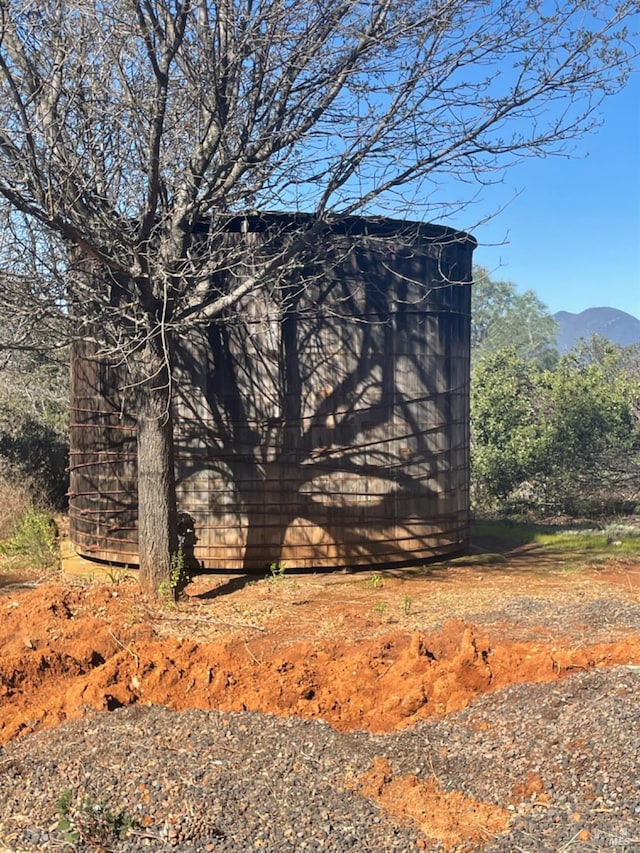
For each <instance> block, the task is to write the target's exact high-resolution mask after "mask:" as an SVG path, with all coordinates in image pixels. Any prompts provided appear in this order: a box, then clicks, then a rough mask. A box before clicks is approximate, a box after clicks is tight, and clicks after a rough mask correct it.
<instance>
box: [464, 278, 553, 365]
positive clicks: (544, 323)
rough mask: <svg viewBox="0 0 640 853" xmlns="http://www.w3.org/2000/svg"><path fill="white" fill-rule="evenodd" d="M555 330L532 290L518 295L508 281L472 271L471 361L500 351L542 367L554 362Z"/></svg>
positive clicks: (513, 285)
mask: <svg viewBox="0 0 640 853" xmlns="http://www.w3.org/2000/svg"><path fill="white" fill-rule="evenodd" d="M557 333H558V326H557V323H556V322H555V320H554V319H553V317H552V316H551V315H550V314H549V311H548V309H547V306H546V305H545V304H544V303H543V302H541V301H540V299H538V297H537V296H536V294H535V293H534V292H533V291H532V290H527V291H525V292H524V293H518V291H517V289H516V286H515V284H513V283H512V282H510V281H494V280H493V279H492V278H491V276H490V275H489V272H488V271H487V270H486V269H485V268H484V267H480V266H476V267H474V271H473V291H472V296H471V352H472V357H473V359H474V361H475V360H477V359H479V358H482V357H483V356H484V355H486V354H488V353H491V352H495V351H497V350H500V349H505V348H512V349H513V350H514V351H515V352H516V353H517V354H518V355H520V356H522V357H523V358H526V359H533V360H534V361H535V362H536V363H537V364H539V365H540V366H542V367H547V366H550V365H552V364H553V362H554V361H555V359H556V358H557V351H556V337H557Z"/></svg>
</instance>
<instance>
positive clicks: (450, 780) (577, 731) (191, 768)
mask: <svg viewBox="0 0 640 853" xmlns="http://www.w3.org/2000/svg"><path fill="white" fill-rule="evenodd" d="M380 757H386V758H388V760H389V762H390V764H391V767H392V770H393V773H394V775H395V774H399V775H402V774H415V775H416V776H417V777H418V778H420V779H425V780H427V779H430V778H431V779H433V777H434V776H435V779H436V780H437V781H438V783H439V784H440V786H441V788H442V789H443V790H445V791H453V790H458V791H461V792H463V793H464V794H466V795H467V796H470V797H474V798H477V799H479V800H482V801H485V802H492V803H496V804H499V805H501V806H503V807H505V808H508V809H509V810H510V811H511V813H512V816H513V819H512V822H511V828H510V831H509V832H508V833H507V834H505V835H501V836H498V837H495V838H493V839H488V841H487V844H486V845H485V846H484V847H479V846H478V845H477V844H475V845H474V846H472V847H469V848H467V849H471V850H483V851H486V853H514V851H527V853H542V851H545V853H546V851H549V853H551V851H553V853H559V851H570V850H575V851H580V853H586V851H589V852H590V851H608V853H640V670H639V668H638V667H615V668H612V669H603V670H597V671H589V672H584V673H581V674H578V675H573V676H571V677H570V678H566V679H564V680H562V681H559V682H554V683H552V684H537V685H531V684H521V685H517V686H512V687H509V688H507V689H504V690H501V691H497V692H495V693H493V694H489V695H485V696H483V697H481V698H479V699H477V700H476V701H475V702H473V703H472V704H471V705H470V706H469V707H468V708H466V709H465V710H464V711H461V712H459V713H456V714H451V715H449V716H448V717H447V718H446V719H442V720H431V721H428V722H425V723H422V724H420V725H418V726H416V727H415V728H413V729H409V730H405V731H401V732H396V733H393V734H390V735H369V734H366V733H364V732H352V733H349V734H340V733H338V732H336V731H334V730H333V729H331V728H330V727H329V726H328V725H326V724H324V723H322V722H309V721H302V720H299V719H294V718H289V719H280V718H277V717H272V716H267V715H263V714H257V713H238V714H223V713H219V712H215V711H212V712H203V711H196V710H191V711H185V712H181V713H177V712H172V711H169V710H167V709H165V708H157V707H155V708H147V707H141V706H134V707H131V708H127V709H121V710H117V711H114V712H112V713H103V714H92V715H90V716H88V717H85V718H84V719H82V720H79V721H75V722H70V723H66V724H64V725H61V726H58V727H57V728H54V729H49V730H46V731H42V732H40V733H37V734H33V735H30V736H28V737H26V738H22V739H19V740H17V741H14V742H12V743H9V744H8V745H7V746H5V747H4V748H2V749H0V850H2V849H3V848H2V845H3V844H4V845H5V849H8V850H20V851H65V850H66V851H70V850H74V849H75V850H78V851H83V850H96V849H102V850H112V851H117V853H128V851H134V850H141V849H149V850H158V851H162V850H165V849H166V850H178V851H184V853H189V851H208V850H212V851H216V853H222V851H225V853H226V851H233V853H245V851H247V853H248V851H256V850H260V851H266V853H269V852H270V851H273V853H276V851H277V853H285V851H287V852H288V851H291V853H293V851H332V852H333V853H341V852H342V851H376V853H385V851H412V850H425V849H427V850H438V849H442V848H439V847H438V846H437V845H435V844H433V845H432V844H430V843H428V842H425V840H424V836H423V834H422V833H421V831H420V829H419V828H417V827H415V826H412V825H411V824H406V823H403V822H402V821H400V820H398V819H397V818H394V817H393V816H389V815H388V814H386V813H384V812H382V811H381V810H380V809H379V807H378V806H376V805H375V804H374V803H373V802H370V801H368V800H367V799H365V798H364V797H363V796H360V795H359V794H357V793H356V792H354V791H352V790H348V789H347V787H345V781H346V779H347V778H348V777H349V776H351V777H352V776H353V775H354V774H355V775H357V774H359V773H362V772H365V771H367V770H368V769H369V768H370V767H371V765H372V763H373V761H374V760H375V759H376V758H380ZM519 786H520V787H519ZM523 786H524V787H523ZM66 789H68V790H69V791H70V792H71V803H72V809H73V807H77V806H79V804H81V803H83V802H84V797H85V796H86V795H88V796H90V797H91V798H92V799H93V801H94V802H95V803H97V804H101V805H102V806H103V809H109V810H111V811H112V812H116V811H117V810H118V809H124V810H125V811H126V812H127V813H128V814H130V815H132V816H133V817H134V818H135V820H136V827H135V828H134V830H133V834H132V835H130V836H129V837H128V838H127V839H126V840H122V841H115V842H113V841H106V840H105V841H104V843H103V845H102V847H100V845H99V844H94V845H93V846H91V845H90V846H87V845H86V844H83V843H76V844H75V845H72V844H69V843H66V842H65V840H64V837H63V834H62V832H61V831H60V829H59V828H58V826H57V823H58V819H57V815H56V803H57V802H58V800H59V798H60V796H61V794H62V793H63V791H65V790H66ZM525 789H526V790H525ZM519 790H520V793H519V794H517V793H516V792H518V791H519ZM87 813H88V812H87V810H84V811H83V810H82V809H81V810H80V812H79V814H80V818H82V816H83V815H84V819H85V821H86V815H87ZM106 814H107V812H106V811H104V810H103V812H102V818H103V820H102V823H104V818H105V815H106ZM98 817H100V814H98ZM97 823H100V821H97ZM85 831H87V830H85ZM94 836H95V832H94ZM458 849H462V848H458Z"/></svg>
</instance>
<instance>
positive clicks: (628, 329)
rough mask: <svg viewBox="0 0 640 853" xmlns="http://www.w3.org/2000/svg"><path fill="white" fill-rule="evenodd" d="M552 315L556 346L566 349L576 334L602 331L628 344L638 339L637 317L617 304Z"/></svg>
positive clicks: (585, 335)
mask: <svg viewBox="0 0 640 853" xmlns="http://www.w3.org/2000/svg"><path fill="white" fill-rule="evenodd" d="M553 319H554V320H555V321H556V323H557V324H558V326H559V329H560V330H559V333H558V344H557V346H558V350H559V351H560V352H566V351H567V350H570V349H571V347H572V346H574V344H577V343H578V341H579V340H580V338H586V339H587V340H589V338H590V337H591V336H592V335H593V334H596V335H602V337H605V338H608V339H609V340H610V341H611V342H612V343H614V344H620V346H623V347H625V346H628V345H629V344H636V343H640V320H638V319H637V317H633V316H632V315H631V314H627V313H626V312H625V311H619V310H618V309H617V308H587V310H586V311H581V312H580V314H572V313H571V312H570V311H558V313H557V314H554V315H553Z"/></svg>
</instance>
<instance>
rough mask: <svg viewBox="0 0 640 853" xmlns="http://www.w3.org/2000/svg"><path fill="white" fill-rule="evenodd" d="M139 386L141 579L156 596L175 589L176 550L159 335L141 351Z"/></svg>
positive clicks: (167, 401) (167, 397)
mask: <svg viewBox="0 0 640 853" xmlns="http://www.w3.org/2000/svg"><path fill="white" fill-rule="evenodd" d="M140 359H141V364H140V369H141V371H143V374H142V376H141V377H140V378H139V379H138V383H137V386H136V398H137V406H136V408H137V424H138V427H137V438H138V553H139V559H140V585H141V586H142V590H143V592H144V593H146V594H147V595H149V596H152V597H154V598H157V597H160V596H164V595H168V594H175V589H174V586H173V585H172V579H171V559H172V556H173V555H174V554H176V553H177V550H178V535H177V509H176V483H175V469H174V458H173V418H172V416H171V386H170V381H169V370H170V368H169V366H168V365H167V363H166V361H167V359H166V355H165V353H164V352H163V351H162V347H161V345H160V341H158V340H157V339H155V338H152V339H151V340H150V342H149V343H148V344H147V346H146V347H145V349H144V350H143V352H142V353H141V354H140Z"/></svg>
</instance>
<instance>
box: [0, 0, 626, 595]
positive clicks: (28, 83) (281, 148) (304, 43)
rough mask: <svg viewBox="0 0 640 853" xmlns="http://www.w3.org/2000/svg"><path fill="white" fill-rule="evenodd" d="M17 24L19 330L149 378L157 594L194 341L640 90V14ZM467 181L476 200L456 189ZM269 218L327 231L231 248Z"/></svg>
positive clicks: (147, 520)
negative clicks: (321, 259)
mask: <svg viewBox="0 0 640 853" xmlns="http://www.w3.org/2000/svg"><path fill="white" fill-rule="evenodd" d="M0 10H1V20H0V28H1V29H0V197H1V198H2V199H3V200H4V211H3V216H4V223H5V231H4V239H3V240H2V247H3V254H4V264H3V266H4V269H5V270H7V271H8V272H7V273H6V274H5V277H4V278H3V280H2V281H3V283H4V284H3V288H2V293H3V294H4V293H5V291H7V299H11V298H13V300H14V304H15V311H16V312H17V315H18V314H20V313H23V312H24V310H25V309H27V311H29V312H30V313H31V315H32V316H33V315H34V312H38V315H39V316H42V317H44V316H51V315H52V314H54V315H56V314H57V319H58V320H59V319H60V317H62V318H65V317H66V318H68V317H72V318H73V321H72V322H71V323H70V324H69V325H70V328H71V331H72V333H73V334H74V335H75V336H77V337H85V338H87V337H88V338H92V339H94V340H95V341H96V345H97V346H98V347H99V348H100V350H101V351H102V352H109V353H113V354H116V355H117V356H118V357H119V358H120V359H122V360H124V361H125V362H126V363H127V365H128V366H129V369H130V377H131V385H132V387H135V389H136V398H137V406H136V408H137V419H138V458H139V549H140V567H141V580H142V583H143V585H144V587H145V588H146V590H147V591H149V592H154V591H155V590H157V587H158V584H159V583H160V582H161V581H162V580H166V579H167V577H168V576H169V573H170V555H171V553H172V552H174V551H175V550H176V547H177V544H176V543H177V540H176V509H175V494H174V491H175V484H174V473H173V459H172V425H171V394H172V389H171V383H172V362H171V353H172V347H173V341H174V340H175V339H176V336H178V335H182V334H183V333H184V332H185V330H187V329H192V328H194V326H198V327H205V326H206V325H207V324H209V323H211V322H212V321H213V320H215V319H216V318H220V317H221V316H222V315H223V314H224V312H225V311H227V310H228V309H229V308H230V307H231V306H233V305H234V304H237V303H238V301H239V300H240V299H241V298H242V297H243V296H244V295H246V294H247V293H249V292H251V291H253V290H256V289H258V288H262V287H266V286H273V285H274V283H277V282H278V280H279V279H280V278H281V277H282V276H283V274H284V271H285V270H290V269H293V268H300V267H301V265H303V263H304V260H305V257H308V254H309V251H310V247H312V246H313V244H314V241H315V240H317V237H318V235H319V234H321V233H322V231H323V229H324V228H326V227H327V224H328V223H331V222H332V221H335V219H336V218H337V217H343V216H346V215H349V214H353V213H363V212H364V213H367V212H372V211H376V212H380V211H385V212H386V211H389V210H391V211H393V212H394V213H395V214H405V213H406V212H407V211H411V214H412V217H413V218H416V217H417V216H418V215H420V216H424V215H427V214H428V215H429V216H433V215H434V213H436V212H446V211H447V210H448V209H450V208H451V207H455V206H456V205H459V204H460V203H463V202H464V197H465V192H464V190H463V187H464V184H465V183H476V182H480V183H482V182H485V181H491V180H497V179H499V178H500V175H501V170H502V169H503V168H504V167H506V166H507V165H509V164H510V163H511V162H513V161H514V160H516V159H518V158H519V157H521V156H530V155H536V154H541V153H547V152H551V151H557V150H561V149H562V147H563V146H564V144H565V143H566V142H567V141H569V140H571V139H573V138H575V137H576V135H578V134H579V133H582V132H584V131H586V130H589V128H590V127H591V126H592V124H593V122H594V121H595V120H596V110H597V106H598V104H599V102H600V100H601V98H602V97H604V96H605V95H607V94H609V93H611V92H613V91H615V90H616V89H617V88H619V86H620V85H622V84H623V82H624V80H625V77H626V74H627V73H628V70H629V63H630V61H631V58H632V55H633V49H632V48H631V47H630V46H629V43H628V41H627V32H626V29H625V26H626V21H627V20H629V19H630V18H631V16H632V15H633V14H634V12H635V11H636V10H637V3H636V2H635V0H621V2H619V3H617V4H615V5H614V4H611V3H601V2H596V0H568V2H564V3H562V4H556V5H555V6H552V7H548V6H547V5H546V4H542V3H539V2H536V0H435V2H434V0H411V2H409V0H334V2H326V0H218V2H214V0H122V2H117V3H114V4H105V3H99V2H96V0H55V2H53V0H51V2H45V3H42V2H38V3H35V2H33V0H1V2H0ZM447 176H454V177H455V179H456V181H457V182H458V185H459V186H460V188H461V190H460V192H459V193H458V194H457V196H456V197H453V198H450V197H447V195H446V193H445V194H443V193H442V191H441V190H440V187H439V181H440V178H443V179H445V178H446V177H447ZM445 186H446V184H445ZM255 209H261V210H265V209H268V210H292V211H296V210H299V211H305V212H307V213H312V214H314V216H313V217H311V218H310V219H309V218H303V219H301V220H300V225H299V227H298V228H297V229H296V228H289V229H288V230H287V234H286V237H283V235H277V237H274V238H273V239H272V240H271V243H270V245H269V246H268V247H267V248H265V247H264V246H262V248H259V247H258V248H256V245H254V244H252V243H251V241H250V240H247V241H244V242H243V241H235V242H232V241H228V240H226V239H225V234H226V228H227V223H228V220H229V216H230V215H232V214H237V213H240V214H242V213H244V212H246V211H250V210H255ZM203 223H204V225H205V226H206V227H203ZM63 259H64V261H63ZM30 264H31V265H32V269H33V270H35V271H37V273H38V275H37V276H36V275H32V276H31V277H30V278H29V276H28V269H29V265H30ZM65 264H66V269H64V267H65ZM63 270H64V273H63V274H61V273H62V271H63ZM13 273H15V274H16V275H15V276H13V275H12V274H13ZM25 273H27V275H26V278H25ZM16 277H17V278H20V281H21V282H22V283H23V284H24V282H25V280H28V281H30V284H29V286H28V287H27V288H26V290H25V288H24V287H22V288H20V289H18V288H17V286H16V281H15V278H16ZM12 278H13V279H14V280H13V281H12ZM36 279H37V282H40V284H34V283H33V282H34V280H36ZM18 293H19V294H20V295H19V296H17V294H18Z"/></svg>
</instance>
